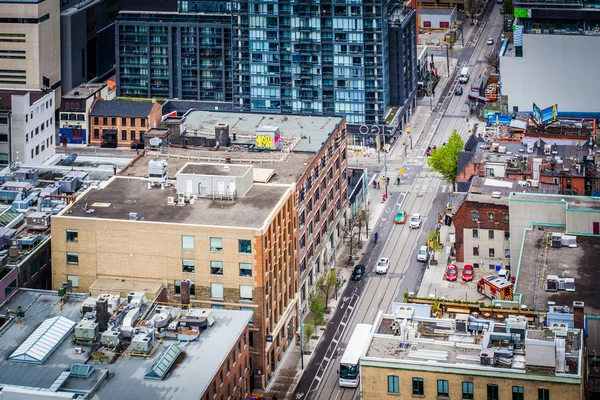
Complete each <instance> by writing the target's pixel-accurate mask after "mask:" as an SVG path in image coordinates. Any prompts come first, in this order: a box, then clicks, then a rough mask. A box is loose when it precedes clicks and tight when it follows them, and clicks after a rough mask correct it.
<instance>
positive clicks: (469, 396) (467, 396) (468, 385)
mask: <svg viewBox="0 0 600 400" xmlns="http://www.w3.org/2000/svg"><path fill="white" fill-rule="evenodd" d="M462 398H463V400H473V382H463V383H462Z"/></svg>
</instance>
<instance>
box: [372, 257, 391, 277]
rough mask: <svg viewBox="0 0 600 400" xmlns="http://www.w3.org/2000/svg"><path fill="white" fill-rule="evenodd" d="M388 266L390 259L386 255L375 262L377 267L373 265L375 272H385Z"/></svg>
mask: <svg viewBox="0 0 600 400" xmlns="http://www.w3.org/2000/svg"><path fill="white" fill-rule="evenodd" d="M389 267H390V259H389V258H386V257H381V258H380V259H379V262H378V263H377V267H375V273H377V274H387V271H388V268H389Z"/></svg>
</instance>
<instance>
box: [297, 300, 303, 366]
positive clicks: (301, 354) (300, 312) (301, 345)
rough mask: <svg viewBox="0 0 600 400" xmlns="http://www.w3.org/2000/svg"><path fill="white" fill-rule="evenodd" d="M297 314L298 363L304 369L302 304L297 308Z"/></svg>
mask: <svg viewBox="0 0 600 400" xmlns="http://www.w3.org/2000/svg"><path fill="white" fill-rule="evenodd" d="M298 314H299V317H300V365H301V369H302V370H303V371H304V324H303V321H302V305H300V306H299V308H298Z"/></svg>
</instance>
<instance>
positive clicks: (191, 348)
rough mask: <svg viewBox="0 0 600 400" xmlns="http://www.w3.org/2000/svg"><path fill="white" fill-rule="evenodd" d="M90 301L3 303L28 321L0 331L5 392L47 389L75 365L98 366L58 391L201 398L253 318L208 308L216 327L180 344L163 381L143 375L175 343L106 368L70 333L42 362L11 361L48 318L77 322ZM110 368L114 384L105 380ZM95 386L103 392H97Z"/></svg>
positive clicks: (102, 397) (38, 295)
mask: <svg viewBox="0 0 600 400" xmlns="http://www.w3.org/2000/svg"><path fill="white" fill-rule="evenodd" d="M85 298H86V296H84V295H70V296H69V299H68V300H67V301H66V302H65V303H64V304H63V306H62V307H61V303H60V301H59V297H58V296H57V294H56V292H51V291H29V290H22V289H21V290H19V292H18V293H17V294H16V295H15V296H14V297H13V298H12V299H11V300H10V301H9V302H8V303H7V304H5V305H4V307H5V308H10V309H16V308H17V307H18V305H22V308H23V309H24V310H25V318H24V319H23V321H24V322H23V323H16V322H15V320H10V321H9V322H7V323H6V324H5V325H4V326H3V327H2V328H3V329H2V330H1V331H0V354H1V357H0V388H1V387H3V386H6V385H10V386H20V387H24V388H29V389H32V390H36V391H39V390H42V391H45V390H47V389H49V388H50V387H51V386H52V385H53V383H55V382H57V380H59V376H60V375H61V373H63V372H64V371H68V370H69V369H70V368H71V365H72V364H73V363H80V364H88V365H91V366H92V367H94V371H93V372H92V374H91V375H90V376H89V377H88V378H73V377H69V378H67V379H66V381H64V383H63V384H62V385H61V386H60V389H59V390H58V392H59V393H60V392H63V391H77V392H79V393H92V396H91V397H90V398H92V399H97V400H114V399H126V398H131V399H133V398H135V399H169V400H170V399H173V400H175V399H176V400H180V399H181V400H188V399H189V400H192V399H194V400H196V399H198V398H199V397H200V395H201V394H202V393H203V392H204V391H205V390H206V389H207V387H208V385H209V384H210V382H211V381H212V379H213V377H214V376H215V374H216V373H217V372H218V370H219V368H220V367H221V365H222V364H223V362H224V361H225V359H226V358H227V357H228V356H229V353H230V351H231V349H232V348H233V347H234V346H235V345H236V342H237V339H238V338H239V337H240V335H241V334H242V332H243V331H244V329H245V328H246V326H247V324H248V322H249V320H250V318H251V315H252V313H251V312H250V311H233V310H217V309H214V310H213V309H211V310H209V311H210V312H211V313H212V315H213V316H214V318H215V323H214V325H212V326H211V327H209V328H208V329H206V330H204V331H202V333H201V334H200V337H199V338H198V339H196V340H194V341H192V342H189V343H187V344H181V349H182V353H181V354H180V355H179V357H178V358H177V360H176V361H175V363H174V364H173V365H172V366H171V368H170V369H169V371H168V373H167V375H166V376H165V378H164V379H162V380H158V379H145V378H144V376H145V374H146V373H147V372H148V371H149V370H150V369H151V367H152V366H153V364H154V362H155V361H156V360H157V359H158V357H159V356H160V355H161V353H162V352H163V350H164V349H165V347H166V346H168V345H170V344H172V343H176V341H175V340H169V339H165V340H164V341H163V342H161V343H160V345H159V346H158V348H157V349H156V350H155V351H154V353H153V355H152V356H151V357H148V358H146V357H133V356H132V357H116V358H115V359H113V362H110V363H104V364H102V363H98V362H95V361H93V359H92V358H91V353H92V352H93V351H95V350H96V348H95V346H94V347H93V346H90V345H87V344H84V343H74V342H73V341H72V340H71V338H72V335H73V333H72V332H71V333H70V334H69V335H68V336H67V337H66V338H65V340H64V341H62V342H61V343H60V344H59V345H58V346H57V347H56V348H55V349H54V351H53V352H52V353H51V355H50V356H49V357H48V358H47V359H46V360H45V361H44V362H43V363H42V364H39V365H38V364H29V363H23V362H18V361H12V360H10V361H9V360H8V357H9V355H10V354H12V352H13V351H14V350H15V349H16V348H17V347H18V346H20V345H21V344H22V343H23V342H24V341H25V340H26V339H27V338H28V337H29V335H30V334H31V333H32V332H33V331H34V330H35V329H36V328H37V327H38V326H39V325H40V324H41V323H42V322H43V321H44V320H46V319H48V318H53V317H56V316H62V317H65V318H67V319H70V320H71V321H74V322H78V321H79V320H80V319H81V317H80V310H81V307H82V305H83V302H84V300H85ZM199 310H201V309H199ZM179 311H180V310H179ZM76 347H78V348H81V349H83V353H82V354H76V353H75V348H76ZM107 354H108V353H107ZM108 370H110V380H108V381H106V380H105V376H106V373H107V372H108ZM98 384H99V385H98ZM96 386H98V388H97V389H96V391H95V392H93V391H94V389H95V388H96Z"/></svg>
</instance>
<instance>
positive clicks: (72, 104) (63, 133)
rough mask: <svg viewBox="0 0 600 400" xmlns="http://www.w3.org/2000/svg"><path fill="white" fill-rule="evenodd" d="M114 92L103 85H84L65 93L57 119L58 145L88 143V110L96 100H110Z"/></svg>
mask: <svg viewBox="0 0 600 400" xmlns="http://www.w3.org/2000/svg"><path fill="white" fill-rule="evenodd" d="M115 93H116V90H114V89H111V88H110V87H109V86H108V85H107V84H105V83H86V84H82V85H79V86H77V87H75V88H73V89H71V90H69V92H67V93H66V94H64V95H63V97H62V104H61V110H60V119H59V128H60V130H59V135H58V138H59V143H60V144H62V145H63V146H64V145H67V144H88V143H90V138H89V132H90V118H89V116H90V110H91V109H92V107H93V106H94V103H95V102H96V101H97V100H98V99H103V100H112V99H114V95H115Z"/></svg>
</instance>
